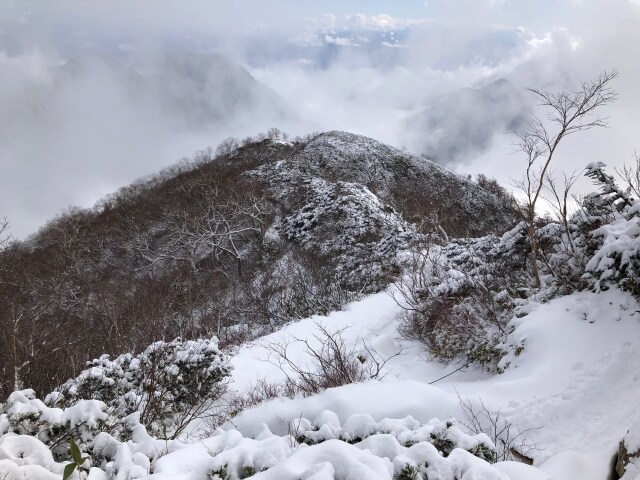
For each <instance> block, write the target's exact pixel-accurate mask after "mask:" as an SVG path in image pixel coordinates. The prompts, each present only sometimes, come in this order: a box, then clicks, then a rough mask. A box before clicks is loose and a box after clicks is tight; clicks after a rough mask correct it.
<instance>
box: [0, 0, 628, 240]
mask: <svg viewBox="0 0 640 480" xmlns="http://www.w3.org/2000/svg"><path fill="white" fill-rule="evenodd" d="M638 26H640V2H639V1H638V0H427V1H424V0H401V1H400V0H387V1H384V0H326V1H318V0H315V1H312V0H272V1H269V2H266V1H264V0H245V1H242V0H209V1H205V0H197V1H188V0H185V1H181V2H176V1H174V0H137V1H135V2H131V1H130V0H100V1H98V0H57V1H56V2H51V1H48V0H47V1H45V0H42V1H33V0H32V1H29V0H15V1H7V0H0V217H2V216H5V215H6V216H7V217H8V219H9V221H10V222H11V225H12V230H13V234H14V235H15V236H16V237H17V238H24V237H26V236H27V235H28V234H29V233H32V232H34V231H35V230H37V229H38V228H39V227H40V226H41V225H42V224H43V223H44V222H46V220H47V219H49V218H51V217H52V216H54V215H55V214H56V213H57V212H59V211H61V210H62V209H64V208H66V207H68V206H69V205H78V206H81V207H90V206H92V205H93V204H94V203H95V202H96V200H98V199H99V198H100V197H102V196H104V195H106V194H108V193H109V192H112V191H114V190H116V189H117V188H119V187H121V186H123V185H126V184H127V183H129V182H131V181H133V180H135V179H136V178H139V177H141V176H144V175H148V174H151V173H153V172H155V171H157V170H159V169H160V168H162V167H164V166H167V165H170V164H171V163H173V162H175V161H176V160H178V159H179V158H181V157H185V156H190V155H192V154H193V153H194V152H195V151H197V150H200V149H203V148H205V147H207V146H209V145H211V146H215V144H216V143H217V142H219V141H220V140H221V139H223V138H225V137H227V136H237V137H242V136H246V135H250V134H255V133H257V132H258V131H261V130H265V129H266V128H268V127H269V126H273V124H274V123H277V124H278V126H280V127H281V128H282V129H284V130H287V131H289V132H290V133H292V134H303V133H305V132H308V131H310V130H330V129H342V130H349V131H353V132H356V133H361V134H365V135H369V136H372V137H375V138H377V139H379V140H381V141H385V142H388V143H391V144H393V145H396V146H398V147H402V146H406V147H407V148H408V149H409V150H413V151H416V152H418V153H420V152H419V150H420V149H421V148H423V147H424V145H429V146H430V148H434V149H435V150H437V149H438V139H439V138H440V137H439V136H446V134H447V132H451V131H455V132H464V131H465V129H466V128H468V127H469V126H471V127H469V128H474V127H473V126H474V125H480V124H483V125H484V127H485V128H483V129H482V130H477V129H476V130H473V132H474V134H473V135H469V139H461V141H467V142H472V143H471V144H470V145H467V146H466V147H465V149H464V152H465V155H464V156H459V157H453V156H451V157H447V156H446V155H444V157H446V158H441V159H439V160H441V161H442V162H443V163H445V164H447V165H448V166H449V167H450V168H452V169H454V170H456V171H458V172H460V173H470V174H477V173H480V172H482V173H485V174H487V175H489V176H493V177H495V178H497V179H498V180H499V181H501V182H503V183H505V184H507V183H509V181H510V179H512V178H516V177H518V176H519V174H520V173H521V171H522V163H523V160H522V159H521V158H520V157H518V156H517V155H514V154H513V153H512V148H511V146H510V143H511V141H512V139H511V138H510V137H509V135H507V134H506V133H505V131H504V130H505V122H503V121H502V120H501V121H496V122H495V124H494V123H492V122H491V120H492V118H494V117H496V118H497V117H499V116H500V115H501V114H504V113H505V112H507V113H509V115H511V113H510V112H516V113H518V114H519V113H520V112H521V111H527V110H526V107H527V102H528V100H527V99H526V98H525V97H523V98H524V99H523V100H522V101H523V102H524V104H525V105H523V106H522V108H521V105H520V103H519V102H520V100H516V99H518V98H519V97H518V95H510V96H505V97H504V98H498V99H496V100H495V102H494V105H492V106H491V108H492V110H491V112H495V114H494V113H491V114H490V115H487V111H486V109H487V108H488V107H487V105H486V103H484V104H481V105H483V106H482V111H474V110H473V108H471V107H469V106H467V107H465V108H464V109H462V110H459V111H456V106H455V101H452V100H451V98H453V99H456V98H458V94H457V93H455V92H458V91H459V90H460V89H464V88H465V87H473V88H482V87H484V86H486V85H489V84H490V83H491V82H493V81H495V80H498V79H503V78H504V79H507V80H509V81H510V82H512V83H513V85H514V86H515V87H516V88H517V89H518V90H521V89H523V88H524V87H526V86H531V87H543V88H549V89H559V88H573V87H575V86H576V85H579V83H580V82H581V81H583V80H588V79H590V78H593V77H595V76H596V75H597V74H598V73H600V72H602V71H603V70H605V69H612V68H615V69H617V70H619V71H620V77H619V78H618V79H617V80H616V83H615V87H616V89H617V90H618V92H619V94H620V98H619V100H618V102H617V103H616V104H615V105H612V106H611V107H610V108H608V109H607V111H606V114H607V115H608V116H609V117H610V126H609V128H607V129H602V130H600V131H591V132H588V133H584V134H581V135H580V136H577V135H576V136H575V137H574V138H572V139H570V140H569V141H567V143H566V144H565V145H563V147H562V148H561V150H560V151H559V152H558V158H557V162H556V168H557V169H558V170H560V169H565V170H569V171H571V170H574V169H577V168H581V167H583V166H584V165H585V164H586V163H589V162H591V161H604V162H605V163H607V164H609V165H611V166H613V165H621V164H622V163H624V162H625V161H629V160H630V159H631V154H632V153H633V151H634V150H635V149H636V148H639V149H640V145H638V142H639V141H638V140H637V138H638V137H637V130H638V126H639V118H640V117H639V115H640V113H638V112H640V94H639V93H638V88H637V85H638V84H640V62H638V61H637V59H638V58H640V28H638ZM193 53H198V54H201V55H202V54H206V55H208V54H211V53H220V54H223V55H225V56H227V57H228V58H230V59H231V60H233V61H234V62H236V63H238V64H239V65H241V66H243V67H244V68H246V69H247V70H248V71H249V72H250V73H251V74H252V75H253V77H254V78H255V79H256V80H257V81H258V82H261V83H262V84H264V85H265V86H266V87H268V88H269V89H270V90H261V88H262V87H260V88H259V87H257V86H256V85H258V84H257V82H256V83H255V84H253V83H250V82H245V81H244V80H242V81H240V80H238V79H239V78H242V77H241V76H238V75H237V72H236V73H235V74H234V75H231V74H230V73H229V70H230V69H229V68H227V67H220V65H221V64H220V63H219V62H213V63H211V64H207V66H206V68H207V69H208V70H206V69H205V70H203V71H202V72H200V71H196V73H193V68H192V67H189V68H188V69H185V68H181V69H180V68H179V69H172V68H173V67H170V66H167V65H169V64H170V63H171V62H173V61H174V60H175V58H177V57H176V56H187V57H189V55H191V54H193ZM167 58H169V59H170V60H167ZM189 58H192V57H189ZM171 59H173V60H171ZM70 60H72V61H74V62H79V63H77V64H76V65H79V66H75V67H73V68H70V64H67V66H66V67H64V65H65V64H66V63H67V62H69V61H70ZM167 62H169V63H167ZM202 68H205V67H202ZM196 70H197V69H196ZM176 72H178V73H176ZM185 72H186V73H185ZM201 74H202V75H204V76H205V77H206V76H207V75H212V76H213V77H216V79H217V80H216V81H215V82H209V83H207V87H206V88H211V89H220V90H224V91H225V92H227V90H225V89H229V88H230V87H229V85H228V84H229V82H232V83H233V84H234V85H235V87H234V88H235V91H234V92H232V93H228V92H227V93H224V92H223V93H220V94H217V95H216V94H211V95H209V96H207V97H206V99H205V100H201V99H202V95H200V94H201V93H202V91H203V88H204V87H202V84H201V83H199V82H200V80H199V79H201ZM202 78H204V77H202ZM225 82H226V83H225ZM248 92H252V93H251V94H252V95H255V98H257V99H259V101H258V100H256V101H255V102H254V103H255V105H254V107H253V108H252V109H251V108H249V107H247V106H246V105H243V104H242V102H241V101H239V100H238V101H237V102H233V103H232V104H229V102H228V98H229V97H230V96H231V97H234V96H237V97H238V98H244V97H247V96H248V95H249V93H248ZM256 92H257V93H256ZM451 92H454V93H453V94H452V93H451ZM205 93H207V91H205ZM199 95H200V96H199ZM207 95H208V93H207ZM271 95H273V98H272V96H271ZM447 95H449V97H447V98H449V100H447V101H446V102H445V103H438V102H443V100H442V99H443V98H445V97H446V96H447ZM278 96H280V97H282V101H283V102H284V103H282V104H281V103H279V102H280V100H279V99H278ZM466 97H468V96H464V98H466ZM251 98H254V97H251ZM460 98H463V96H460ZM194 99H195V100H194ZM191 100H193V101H191ZM203 102H204V103H206V105H204V106H203V105H202V103H203ZM274 102H275V103H274ZM514 102H517V103H518V104H517V105H514ZM194 103H198V105H194ZM276 104H277V105H278V108H279V109H282V108H289V107H290V112H287V115H284V116H283V115H282V114H281V112H280V113H279V114H276V113H275V112H274V111H273V108H274V107H273V105H276ZM441 104H444V105H447V110H449V109H451V110H452V111H451V114H450V115H449V112H444V113H442V112H438V115H437V119H438V121H439V122H441V127H442V128H435V127H433V129H434V131H422V127H421V124H420V123H419V122H416V121H415V118H418V117H416V115H420V114H421V113H422V112H424V111H429V109H431V111H433V109H434V108H436V107H434V106H437V105H441ZM229 105H231V106H229ZM281 105H288V107H281ZM523 108H524V110H523ZM224 109H229V112H230V113H229V115H228V117H227V118H225V119H220V118H219V117H220V115H219V112H220V111H222V110H224ZM461 112H462V113H461ZM528 112H529V113H531V111H528ZM514 115H515V113H514ZM194 119H197V120H194ZM461 122H464V124H461ZM474 122H475V123H474ZM507 123H508V122H507ZM486 124H489V127H490V128H489V130H487V127H486ZM460 135H462V136H464V134H460ZM478 135H483V136H484V137H485V138H482V141H477V140H475V139H476V138H478ZM423 137H425V138H426V137H428V139H429V140H430V141H423V140H424V138H423ZM454 150H455V149H454ZM442 151H443V152H448V151H453V150H452V149H450V148H449V149H446V150H445V149H443V150H442ZM456 151H457V150H456ZM427 153H433V152H427ZM587 184H588V182H583V185H582V187H581V188H583V189H584V188H586V185H587Z"/></svg>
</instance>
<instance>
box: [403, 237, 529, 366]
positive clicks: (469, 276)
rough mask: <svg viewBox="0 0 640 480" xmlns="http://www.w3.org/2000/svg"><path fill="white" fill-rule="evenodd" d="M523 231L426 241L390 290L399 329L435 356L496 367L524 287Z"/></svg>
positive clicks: (525, 281) (410, 259)
mask: <svg viewBox="0 0 640 480" xmlns="http://www.w3.org/2000/svg"><path fill="white" fill-rule="evenodd" d="M524 233H525V232H524V230H522V229H521V228H519V227H516V228H515V229H514V230H512V231H510V232H507V234H505V235H504V236H503V237H502V238H497V237H494V236H487V237H482V238H477V239H467V240H463V239H460V240H457V241H453V242H450V243H448V244H447V245H445V246H444V247H440V246H437V245H427V247H426V248H425V249H424V250H422V251H421V252H417V253H414V254H413V255H412V256H411V257H410V258H409V260H408V262H407V265H408V268H407V270H406V271H405V274H404V276H403V277H401V278H400V279H399V281H397V282H396V284H395V285H394V287H393V289H392V294H393V295H394V297H395V298H396V301H397V302H398V304H399V305H400V306H401V307H403V308H404V309H405V313H404V318H403V321H402V324H401V333H402V334H403V335H404V336H406V337H407V338H410V339H413V340H418V341H420V342H422V343H424V344H426V345H428V346H429V351H430V353H431V354H432V355H433V356H434V357H435V358H439V359H453V358H457V357H464V358H466V359H467V360H468V361H471V362H476V363H479V364H481V365H487V366H495V364H496V363H497V361H498V360H499V359H500V357H501V356H502V355H503V354H504V350H503V349H502V347H501V344H502V341H503V340H504V337H505V335H506V334H507V333H508V332H507V324H508V322H509V320H510V319H511V316H512V311H513V308H514V306H515V304H516V302H517V299H518V297H520V296H521V295H522V293H523V291H527V283H528V277H527V274H526V273H525V272H526V271H525V263H524V261H523V259H526V251H525V250H524V248H522V247H523V245H522V242H521V240H522V239H523V238H526V236H525V235H524Z"/></svg>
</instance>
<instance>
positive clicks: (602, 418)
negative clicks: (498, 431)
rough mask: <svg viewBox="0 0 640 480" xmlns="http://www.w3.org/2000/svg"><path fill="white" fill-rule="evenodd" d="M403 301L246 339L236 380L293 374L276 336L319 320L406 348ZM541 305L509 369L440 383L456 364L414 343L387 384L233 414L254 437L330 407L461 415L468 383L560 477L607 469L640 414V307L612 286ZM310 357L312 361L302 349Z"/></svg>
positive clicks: (520, 323) (381, 346)
mask: <svg viewBox="0 0 640 480" xmlns="http://www.w3.org/2000/svg"><path fill="white" fill-rule="evenodd" d="M398 310H399V309H398V307H397V306H396V305H395V303H394V302H393V300H392V299H391V298H390V297H389V296H385V294H384V293H381V294H377V295H373V296H370V297H368V298H366V299H365V300H363V301H361V302H358V303H355V304H353V305H351V306H350V307H349V308H348V309H347V310H346V311H344V312H336V313H334V314H331V315H329V316H328V317H324V318H321V317H315V318H311V319H307V320H304V321H302V322H299V323H296V324H292V325H290V326H289V327H287V328H285V329H284V330H282V331H280V332H277V333H275V334H273V335H271V336H269V337H268V338H265V339H262V340H260V341H257V342H255V343H254V344H253V345H251V346H245V347H243V348H242V349H240V350H239V352H238V354H237V355H236V356H235V358H234V359H233V363H234V366H235V367H236V370H235V373H234V379H235V387H236V388H238V389H240V390H241V389H242V388H243V387H246V386H247V385H249V384H250V383H251V382H252V381H255V379H256V378H258V377H260V376H265V377H267V378H268V379H273V380H276V379H280V378H282V375H283V374H282V373H281V372H280V371H279V370H278V369H277V368H276V367H274V366H272V365H271V364H270V363H268V362H265V360H266V359H267V358H268V352H267V350H266V349H265V347H264V345H265V344H266V343H268V342H271V341H274V340H277V339H282V338H286V337H287V336H295V337H305V338H308V337H310V336H311V334H312V332H313V329H314V328H316V327H315V322H322V323H323V324H325V325H327V326H329V327H343V326H347V325H350V326H351V327H350V328H349V329H348V330H346V331H345V332H346V335H348V336H349V338H350V340H351V341H352V342H355V341H357V340H358V339H364V340H365V341H366V342H367V343H368V344H370V345H372V346H373V347H374V348H376V349H378V350H379V351H380V352H381V353H383V354H390V353H393V351H395V350H397V348H398V347H399V344H400V343H401V342H400V341H399V340H397V339H396V337H397V331H396V330H395V328H396V326H397V325H396V322H397V320H395V319H394V315H395V314H396V313H397V312H398ZM530 310H531V311H530V313H529V314H528V315H526V316H524V317H522V318H517V319H514V320H513V325H514V326H515V331H514V333H513V334H512V336H513V337H514V339H516V340H518V341H520V340H524V341H525V344H526V348H525V350H524V352H523V353H522V354H521V355H520V356H518V357H514V358H512V359H510V361H511V365H510V367H509V368H508V369H507V370H506V372H505V373H504V374H501V375H494V376H487V375H486V374H483V373H482V372H479V371H466V372H459V373H456V374H454V375H452V376H450V377H448V378H446V379H444V380H442V381H439V382H437V383H436V384H434V385H428V384H427V383H428V382H429V381H432V380H435V379H437V378H439V377H441V376H442V375H445V374H447V373H449V372H451V371H453V370H454V369H455V366H447V365H439V364H434V363H429V362H427V361H425V360H423V358H422V355H421V351H420V350H419V349H418V348H417V347H416V346H412V345H406V344H405V346H406V347H409V350H408V353H407V354H406V355H404V356H402V357H400V358H396V359H394V361H393V362H392V364H391V366H390V370H391V373H390V375H388V376H387V377H386V378H385V379H384V380H383V381H382V382H368V383H363V384H356V385H348V386H345V387H341V388H337V389H331V390H328V391H325V392H323V393H321V394H320V395H317V396H313V397H309V398H297V399H294V400H275V401H271V402H269V403H268V404H266V405H264V406H262V407H258V408H255V409H253V410H249V411H246V412H244V413H242V414H241V415H239V416H238V417H237V418H235V419H234V420H233V423H234V424H235V426H236V428H238V429H239V430H240V431H242V432H243V433H245V434H247V435H251V434H254V433H255V431H254V430H255V428H256V426H257V425H259V424H260V423H261V422H264V423H266V424H267V425H268V426H269V428H270V429H271V430H272V431H274V432H278V433H286V429H287V421H288V419H291V418H297V417H299V416H300V415H303V416H304V417H306V418H313V417H315V416H316V415H318V414H320V413H321V412H322V411H323V410H326V409H329V410H332V411H334V412H336V413H337V415H338V417H339V419H340V421H345V420H346V419H347V418H348V417H349V416H350V415H353V414H356V413H367V414H369V415H371V416H372V417H373V418H374V419H377V420H379V419H381V418H384V417H394V418H401V417H404V416H406V415H411V416H413V417H414V418H416V419H417V420H419V421H422V422H426V421H428V420H429V419H430V418H433V417H438V418H448V417H449V416H456V417H459V418H460V416H461V411H460V406H459V402H458V398H457V395H456V391H457V392H459V393H460V394H461V395H462V396H463V397H467V398H469V399H471V400H473V401H477V400H478V399H479V398H481V399H482V401H483V402H484V403H485V404H486V405H487V406H488V407H489V408H491V409H501V411H502V413H503V415H504V416H505V417H506V418H508V419H509V420H510V421H512V422H513V423H514V424H516V425H518V426H519V427H520V428H522V429H527V428H538V427H540V429H539V430H534V431H532V432H530V434H529V438H530V440H531V441H533V442H535V443H537V444H538V447H539V449H540V450H539V451H538V452H536V453H535V454H534V457H535V461H536V464H537V465H540V467H541V469H542V470H544V471H546V472H547V473H548V474H550V475H552V477H553V478H558V479H559V478H581V479H586V480H589V479H593V480H597V479H604V478H606V475H607V472H608V468H609V462H610V459H611V457H612V456H613V454H614V451H615V449H616V448H617V444H618V442H619V441H620V440H621V439H622V438H623V437H624V435H625V433H626V431H627V430H628V429H629V427H630V426H631V425H632V424H634V423H635V424H638V423H639V422H640V411H638V409H637V405H638V401H639V400H640V357H638V355H637V348H638V345H640V305H638V303H637V302H636V301H635V300H634V299H633V298H632V297H631V296H629V295H628V294H626V293H623V292H620V291H618V290H615V289H612V290H609V291H607V292H602V293H599V294H596V293H591V292H581V293H576V294H573V295H570V296H567V297H563V298H559V299H555V300H552V301H551V302H549V303H548V304H532V305H530ZM298 354H299V357H298V358H299V360H300V362H303V361H304V356H303V354H302V352H301V351H299V352H298Z"/></svg>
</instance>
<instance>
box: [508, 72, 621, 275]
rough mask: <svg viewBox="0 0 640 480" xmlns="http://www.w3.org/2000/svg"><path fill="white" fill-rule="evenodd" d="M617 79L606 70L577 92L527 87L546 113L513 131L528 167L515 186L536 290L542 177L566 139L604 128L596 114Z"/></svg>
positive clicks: (608, 100) (612, 93) (607, 100)
mask: <svg viewBox="0 0 640 480" xmlns="http://www.w3.org/2000/svg"><path fill="white" fill-rule="evenodd" d="M617 76H618V72H617V71H615V70H612V71H605V72H603V73H601V74H600V75H598V77H596V78H595V79H594V80H591V81H588V82H583V83H582V84H581V86H580V88H579V89H578V90H576V91H572V90H560V91H557V92H555V91H548V90H540V89H534V88H530V89H528V91H530V92H531V93H533V94H534V95H535V97H536V98H537V100H538V104H539V105H540V106H541V107H544V108H546V109H547V110H548V113H547V115H546V121H545V120H543V119H541V118H539V117H534V118H532V119H531V120H530V121H529V122H528V124H527V125H526V126H525V127H524V128H523V129H522V130H519V131H517V132H515V134H516V136H517V141H516V142H515V144H514V147H515V149H516V151H520V152H522V153H524V154H525V156H526V160H527V167H526V171H525V174H524V177H523V178H522V179H521V180H519V181H517V182H516V187H518V188H519V189H521V190H522V191H523V192H524V194H525V197H526V198H525V202H526V205H525V207H526V208H525V213H526V218H525V220H526V222H527V226H528V235H529V242H530V247H531V269H532V273H533V276H534V279H535V283H536V286H537V287H540V286H541V280H540V272H539V269H538V263H537V261H538V243H537V240H536V235H535V220H536V218H537V217H536V207H537V205H538V200H539V199H540V197H541V194H542V191H543V188H544V184H545V178H546V177H547V174H548V172H549V168H550V165H551V162H552V161H553V158H554V155H555V154H556V152H557V149H558V146H559V145H560V143H561V142H562V140H563V139H564V138H566V137H567V136H569V135H571V134H574V133H577V132H581V131H584V130H589V129H591V128H594V127H604V126H606V125H607V119H606V118H604V117H601V116H599V115H597V113H598V111H599V110H600V109H601V108H602V107H604V106H606V105H607V104H609V103H611V102H613V101H614V100H616V98H617V94H616V92H615V90H613V88H611V82H612V81H613V80H614V79H615V78H616V77H617Z"/></svg>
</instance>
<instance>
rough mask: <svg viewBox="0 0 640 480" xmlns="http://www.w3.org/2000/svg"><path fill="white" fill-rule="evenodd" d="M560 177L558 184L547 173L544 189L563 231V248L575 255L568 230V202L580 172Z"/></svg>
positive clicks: (574, 247) (576, 171)
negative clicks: (564, 237)
mask: <svg viewBox="0 0 640 480" xmlns="http://www.w3.org/2000/svg"><path fill="white" fill-rule="evenodd" d="M562 176H563V177H562V183H561V184H559V183H558V181H557V180H556V178H555V177H554V176H553V175H552V174H551V173H550V172H548V173H547V176H546V178H545V189H546V190H547V192H548V193H549V195H550V198H548V200H549V204H550V205H551V208H552V209H553V212H554V214H555V216H556V218H557V219H558V221H559V222H560V223H561V224H562V228H563V229H564V233H565V235H566V240H563V242H565V243H566V245H565V247H566V248H567V250H568V251H570V252H571V253H573V254H575V253H576V246H575V244H574V242H573V236H572V235H571V229H570V228H569V203H570V202H569V200H570V198H572V197H571V195H570V192H571V188H572V187H573V185H574V184H575V183H576V182H577V181H578V178H580V171H578V170H574V171H573V172H571V173H570V174H567V173H566V172H563V173H562Z"/></svg>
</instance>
